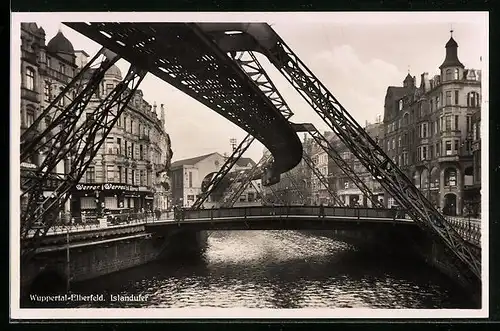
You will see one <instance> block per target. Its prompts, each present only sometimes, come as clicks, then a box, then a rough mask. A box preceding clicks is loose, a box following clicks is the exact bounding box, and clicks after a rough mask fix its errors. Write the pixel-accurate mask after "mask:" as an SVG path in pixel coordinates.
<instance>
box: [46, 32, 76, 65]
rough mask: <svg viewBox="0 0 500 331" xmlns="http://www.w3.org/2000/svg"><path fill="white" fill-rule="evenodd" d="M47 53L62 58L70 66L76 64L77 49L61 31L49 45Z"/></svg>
mask: <svg viewBox="0 0 500 331" xmlns="http://www.w3.org/2000/svg"><path fill="white" fill-rule="evenodd" d="M47 51H48V52H49V53H53V54H56V55H58V56H59V57H61V58H62V59H64V60H66V61H68V62H69V63H70V64H72V65H74V64H75V59H76V56H75V49H74V48H73V44H72V43H71V42H70V41H69V40H68V39H67V38H66V37H65V36H64V34H63V33H62V31H61V30H59V32H57V34H56V35H55V36H54V38H52V39H51V40H50V41H49V43H48V44H47Z"/></svg>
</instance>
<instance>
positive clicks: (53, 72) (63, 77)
mask: <svg viewBox="0 0 500 331" xmlns="http://www.w3.org/2000/svg"><path fill="white" fill-rule="evenodd" d="M45 71H46V73H47V75H48V76H50V77H52V78H55V79H57V80H58V81H60V82H63V83H65V84H69V82H70V81H71V77H70V76H67V75H65V74H63V73H62V72H59V71H57V70H55V69H52V68H49V67H47V69H46V70H45Z"/></svg>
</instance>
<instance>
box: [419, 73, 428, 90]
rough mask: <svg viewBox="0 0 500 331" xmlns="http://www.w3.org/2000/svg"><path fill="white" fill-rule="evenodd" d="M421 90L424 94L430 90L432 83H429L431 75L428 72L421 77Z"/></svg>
mask: <svg viewBox="0 0 500 331" xmlns="http://www.w3.org/2000/svg"><path fill="white" fill-rule="evenodd" d="M420 88H421V89H422V92H424V93H425V92H427V91H429V90H430V88H431V83H430V81H429V73H428V72H424V73H423V74H422V75H421V76H420Z"/></svg>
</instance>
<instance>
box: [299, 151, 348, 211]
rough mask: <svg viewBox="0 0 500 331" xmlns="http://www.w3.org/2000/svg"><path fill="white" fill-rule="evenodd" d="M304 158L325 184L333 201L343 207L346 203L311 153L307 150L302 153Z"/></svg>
mask: <svg viewBox="0 0 500 331" xmlns="http://www.w3.org/2000/svg"><path fill="white" fill-rule="evenodd" d="M302 158H303V159H304V161H305V162H306V164H307V166H308V167H309V168H310V169H311V170H312V172H313V173H314V175H315V176H316V178H318V179H319V181H320V182H321V184H323V186H324V187H325V189H326V190H327V191H328V194H329V195H330V196H331V197H332V199H333V201H334V202H335V203H336V204H337V206H341V207H342V206H344V203H343V202H342V200H340V198H339V197H338V195H337V193H336V192H335V191H333V190H332V189H331V188H330V185H329V183H328V179H327V178H325V176H323V174H322V173H321V172H320V171H319V170H318V168H316V165H315V164H314V162H313V160H312V159H311V157H310V156H309V155H307V153H306V152H305V151H304V153H303V155H302Z"/></svg>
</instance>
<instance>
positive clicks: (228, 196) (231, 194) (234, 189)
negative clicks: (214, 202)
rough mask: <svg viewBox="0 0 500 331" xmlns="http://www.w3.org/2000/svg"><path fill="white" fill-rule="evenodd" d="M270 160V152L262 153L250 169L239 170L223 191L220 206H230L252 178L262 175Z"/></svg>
mask: <svg viewBox="0 0 500 331" xmlns="http://www.w3.org/2000/svg"><path fill="white" fill-rule="evenodd" d="M271 161H272V155H271V154H269V155H264V156H262V157H261V159H260V160H259V162H257V164H255V165H254V166H253V167H252V168H251V169H250V170H248V171H241V172H239V173H238V175H237V176H236V177H235V178H234V181H233V182H232V183H231V185H230V186H229V189H228V190H226V192H224V195H223V196H222V199H221V201H222V203H221V206H222V207H232V206H233V205H234V203H235V202H236V200H237V199H238V198H239V196H240V195H241V193H243V191H244V190H245V189H246V188H247V187H248V185H250V183H251V182H252V180H254V179H255V178H259V176H262V173H263V169H264V168H265V167H266V166H268V165H269V164H270V162H271Z"/></svg>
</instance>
